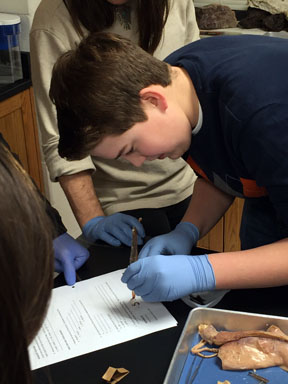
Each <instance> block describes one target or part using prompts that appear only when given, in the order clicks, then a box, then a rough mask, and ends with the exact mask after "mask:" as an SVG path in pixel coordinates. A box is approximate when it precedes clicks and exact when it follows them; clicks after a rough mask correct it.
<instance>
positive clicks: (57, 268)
mask: <svg viewBox="0 0 288 384" xmlns="http://www.w3.org/2000/svg"><path fill="white" fill-rule="evenodd" d="M54 271H56V272H58V273H61V272H63V265H62V263H61V261H59V260H57V259H56V258H55V259H54Z"/></svg>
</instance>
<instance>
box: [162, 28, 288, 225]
mask: <svg viewBox="0 0 288 384" xmlns="http://www.w3.org/2000/svg"><path fill="white" fill-rule="evenodd" d="M165 61H167V62H168V63H169V64H171V65H173V66H180V67H183V68H184V69H185V70H186V71H187V72H188V74H189V76H190V78H191V80H192V82H193V84H194V87H195V90H196V93H197V96H198V98H199V102H200V104H201V107H202V111H203V124H202V127H201V129H200V131H199V132H198V133H197V134H196V135H193V136H192V141H191V147H190V149H189V151H188V154H189V157H188V159H187V161H188V162H189V163H190V165H191V166H192V167H193V168H194V169H195V171H196V172H197V173H198V174H199V175H202V177H205V178H206V179H208V180H210V181H211V182H213V183H214V185H216V186H217V187H218V188H220V189H221V190H223V191H225V192H227V193H229V194H231V195H234V196H239V197H247V198H256V197H260V196H265V195H268V197H269V199H270V200H271V202H272V204H273V205H274V207H275V209H276V211H277V212H278V214H279V216H280V217H281V218H282V219H283V221H284V222H285V223H286V225H287V226H288V40H287V39H278V38H272V37H264V36H250V35H244V36H221V37H210V38H206V39H203V40H200V41H197V42H194V43H191V44H189V45H186V46H185V47H183V48H181V49H179V50H177V51H176V52H174V53H172V54H171V55H169V56H168V57H167V58H166V60H165Z"/></svg>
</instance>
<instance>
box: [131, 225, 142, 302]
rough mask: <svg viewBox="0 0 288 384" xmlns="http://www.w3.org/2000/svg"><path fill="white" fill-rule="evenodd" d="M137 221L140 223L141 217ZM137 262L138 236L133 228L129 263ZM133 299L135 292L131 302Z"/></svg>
mask: <svg viewBox="0 0 288 384" xmlns="http://www.w3.org/2000/svg"><path fill="white" fill-rule="evenodd" d="M138 221H139V222H140V223H141V221H142V217H139V219H138ZM137 260H138V234H137V229H136V228H135V227H133V228H132V244H131V251H130V258H129V263H130V264H131V263H134V262H135V261H137ZM134 299H135V292H134V291H132V300H134Z"/></svg>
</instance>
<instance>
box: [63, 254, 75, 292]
mask: <svg viewBox="0 0 288 384" xmlns="http://www.w3.org/2000/svg"><path fill="white" fill-rule="evenodd" d="M63 273H64V277H65V281H66V283H67V284H68V285H73V284H75V282H76V271H75V266H74V262H73V259H71V258H70V257H66V258H63Z"/></svg>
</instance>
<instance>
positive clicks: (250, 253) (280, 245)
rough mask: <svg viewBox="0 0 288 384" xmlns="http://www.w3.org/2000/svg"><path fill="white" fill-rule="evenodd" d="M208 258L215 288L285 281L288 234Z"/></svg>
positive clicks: (287, 271) (233, 287)
mask: <svg viewBox="0 0 288 384" xmlns="http://www.w3.org/2000/svg"><path fill="white" fill-rule="evenodd" d="M209 261H210V263H211V265H212V267H213V270H214V274H215V279H216V288H217V289H240V288H260V287H262V288H263V287H273V286H281V285H287V284H288V238H286V239H283V240H281V241H278V242H276V243H273V244H269V245H265V246H262V247H258V248H254V249H249V250H246V251H239V252H226V253H218V254H217V253H215V254H211V255H209Z"/></svg>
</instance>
